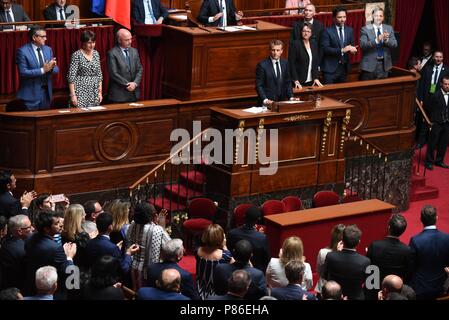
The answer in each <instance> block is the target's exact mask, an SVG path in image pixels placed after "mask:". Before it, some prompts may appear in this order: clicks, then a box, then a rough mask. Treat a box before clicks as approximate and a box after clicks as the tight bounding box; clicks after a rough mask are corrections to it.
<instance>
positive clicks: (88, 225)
mask: <svg viewBox="0 0 449 320" xmlns="http://www.w3.org/2000/svg"><path fill="white" fill-rule="evenodd" d="M81 228H82V229H83V230H84V232H86V233H87V234H88V235H89V238H91V239H93V238H95V237H96V236H98V229H97V225H96V224H95V222H92V221H84V222H83V223H81Z"/></svg>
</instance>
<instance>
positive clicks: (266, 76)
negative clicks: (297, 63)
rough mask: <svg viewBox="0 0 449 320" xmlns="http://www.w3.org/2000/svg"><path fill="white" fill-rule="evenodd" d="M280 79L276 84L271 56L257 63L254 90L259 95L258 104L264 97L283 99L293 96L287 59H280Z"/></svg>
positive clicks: (273, 99)
mask: <svg viewBox="0 0 449 320" xmlns="http://www.w3.org/2000/svg"><path fill="white" fill-rule="evenodd" d="M280 68H281V81H280V83H279V84H278V82H277V80H276V74H275V71H274V67H273V63H272V62H271V58H270V57H268V58H266V59H264V60H262V61H261V62H259V63H258V64H257V68H256V91H257V94H258V96H259V105H262V104H263V101H264V100H265V99H269V100H272V101H285V100H289V99H290V98H291V97H293V89H292V83H291V77H290V68H289V66H288V61H287V60H285V59H280Z"/></svg>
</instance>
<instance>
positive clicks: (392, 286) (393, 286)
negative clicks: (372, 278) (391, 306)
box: [378, 275, 407, 300]
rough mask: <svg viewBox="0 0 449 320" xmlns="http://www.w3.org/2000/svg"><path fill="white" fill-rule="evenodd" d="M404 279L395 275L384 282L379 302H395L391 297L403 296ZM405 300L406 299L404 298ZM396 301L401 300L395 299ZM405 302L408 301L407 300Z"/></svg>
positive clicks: (387, 277)
mask: <svg viewBox="0 0 449 320" xmlns="http://www.w3.org/2000/svg"><path fill="white" fill-rule="evenodd" d="M402 285H403V282H402V279H401V278H400V277H398V276H395V275H388V276H386V277H385V278H384V279H383V280H382V290H381V291H379V295H378V300H393V299H392V298H391V297H390V295H391V294H392V293H396V294H399V295H400V294H401V292H402ZM393 296H394V295H393ZM404 298H405V297H404ZM394 300H401V299H397V298H394ZM403 300H407V299H406V298H405V299H403Z"/></svg>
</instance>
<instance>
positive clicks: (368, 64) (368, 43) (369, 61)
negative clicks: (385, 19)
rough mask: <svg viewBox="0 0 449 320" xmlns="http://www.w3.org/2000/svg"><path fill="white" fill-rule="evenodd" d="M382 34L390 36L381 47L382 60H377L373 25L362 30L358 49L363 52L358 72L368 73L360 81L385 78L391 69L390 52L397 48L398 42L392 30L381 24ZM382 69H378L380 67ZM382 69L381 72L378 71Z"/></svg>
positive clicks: (375, 36)
mask: <svg viewBox="0 0 449 320" xmlns="http://www.w3.org/2000/svg"><path fill="white" fill-rule="evenodd" d="M382 30H383V32H388V33H389V34H390V37H389V40H388V41H386V42H384V43H383V45H382V48H383V52H384V58H383V61H382V60H378V52H377V44H376V38H377V35H376V29H375V28H374V25H372V24H370V25H367V26H365V27H363V28H362V31H361V34H360V47H361V48H362V50H363V56H362V61H361V62H360V70H361V71H362V76H363V73H365V74H366V73H369V74H368V75H366V77H367V78H365V79H362V80H371V79H376V78H385V77H386V76H387V73H388V71H390V70H391V68H392V67H393V63H392V60H391V50H392V49H394V48H397V46H398V42H397V40H396V37H395V35H394V30H393V28H392V27H391V26H390V25H387V24H382ZM382 66H383V68H380V67H382ZM378 69H382V70H378Z"/></svg>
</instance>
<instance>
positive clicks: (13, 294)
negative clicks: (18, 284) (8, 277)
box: [0, 288, 23, 301]
mask: <svg viewBox="0 0 449 320" xmlns="http://www.w3.org/2000/svg"><path fill="white" fill-rule="evenodd" d="M16 300H23V296H22V294H21V293H20V290H19V289H17V288H7V289H3V290H1V291H0V301H16Z"/></svg>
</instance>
